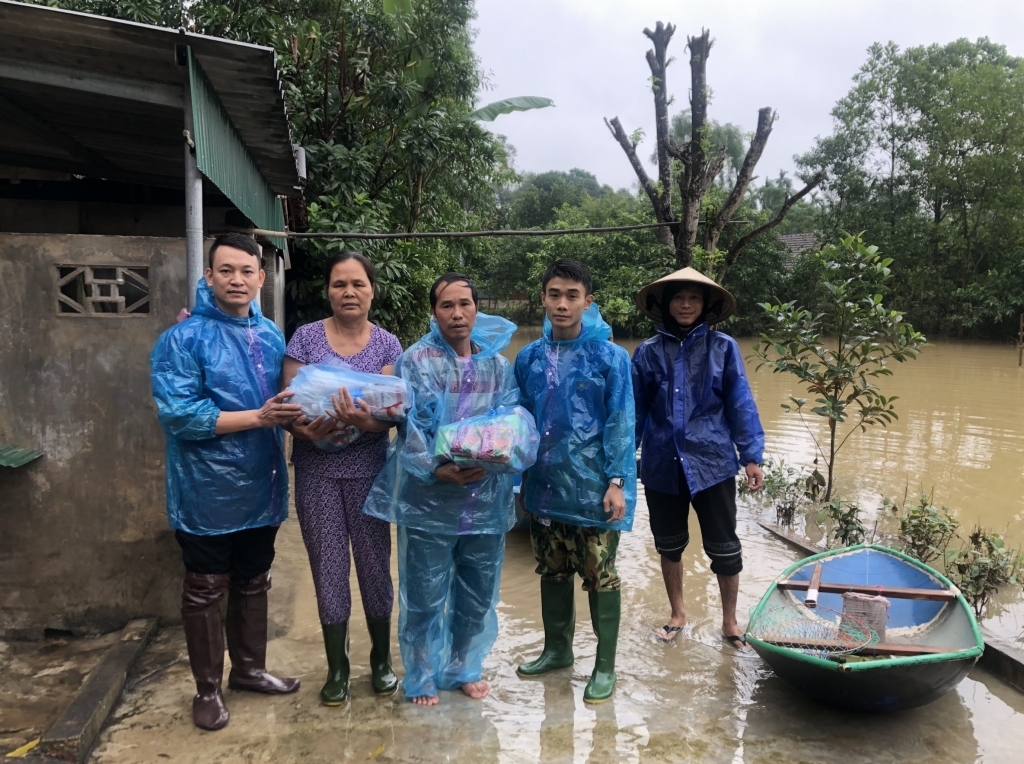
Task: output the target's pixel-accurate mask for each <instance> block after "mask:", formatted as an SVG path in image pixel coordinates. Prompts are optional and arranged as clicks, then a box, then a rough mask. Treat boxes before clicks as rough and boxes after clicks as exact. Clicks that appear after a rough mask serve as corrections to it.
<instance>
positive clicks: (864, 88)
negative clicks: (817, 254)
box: [800, 38, 1024, 333]
mask: <svg viewBox="0 0 1024 764" xmlns="http://www.w3.org/2000/svg"><path fill="white" fill-rule="evenodd" d="M1021 103H1024V60H1022V59H1020V58H1016V57H1013V56H1010V55H1009V54H1007V52H1006V49H1005V48H1004V47H1003V46H1001V45H997V44H995V43H992V42H990V41H989V40H988V39H984V38H983V39H980V40H978V41H977V42H970V41H968V40H957V41H956V42H953V43H950V44H948V45H931V46H928V47H917V48H910V49H908V50H905V51H901V50H900V49H899V48H898V47H897V46H896V45H895V44H893V43H889V44H888V45H881V44H876V45H874V46H872V47H871V48H870V50H869V58H868V61H867V62H866V63H865V64H864V66H863V67H862V68H861V70H860V72H858V74H857V75H856V76H855V77H854V86H853V88H852V89H851V90H850V92H849V93H848V94H847V95H846V96H845V97H844V98H842V99H840V101H839V102H838V103H837V104H836V106H835V108H834V109H833V111H832V115H833V119H834V125H835V127H834V132H833V134H832V135H831V136H828V137H826V138H823V139H819V140H818V142H817V145H816V146H815V148H814V149H813V150H812V151H811V152H810V153H808V154H806V155H805V156H803V157H802V158H801V159H800V164H801V165H802V166H803V167H804V168H805V169H807V170H815V169H819V168H820V169H823V170H824V171H825V174H826V181H825V186H824V188H825V192H826V194H825V200H826V214H825V215H824V217H823V218H822V227H823V229H824V231H825V233H826V235H833V234H834V233H835V232H837V231H840V230H848V231H849V230H854V231H856V230H863V231H865V236H866V237H867V238H869V239H870V240H871V241H875V242H878V244H879V246H881V247H882V248H883V249H885V251H887V252H892V253H894V254H896V255H898V261H897V268H896V269H895V278H894V279H893V284H892V292H893V296H894V297H895V298H896V299H897V300H898V301H899V303H900V304H902V305H906V306H907V312H908V317H909V318H910V319H911V320H913V322H914V324H915V325H918V326H920V327H922V328H925V329H927V330H928V331H936V330H941V331H947V332H953V333H962V332H965V331H968V330H971V329H972V328H973V329H978V330H983V331H987V332H989V333H991V332H1007V331H1008V330H1009V329H1010V325H1011V324H1013V323H1014V322H1013V317H1015V316H1016V314H1017V313H1019V312H1020V311H1021V310H1024V185H1022V184H1021V182H1020V178H1021V177H1022V174H1024V109H1021Z"/></svg>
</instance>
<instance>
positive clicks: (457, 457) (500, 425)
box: [434, 406, 540, 473]
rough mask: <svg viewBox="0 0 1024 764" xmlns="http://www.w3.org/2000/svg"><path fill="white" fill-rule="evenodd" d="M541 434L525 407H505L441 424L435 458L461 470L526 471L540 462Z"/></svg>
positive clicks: (435, 446) (436, 442) (435, 447)
mask: <svg viewBox="0 0 1024 764" xmlns="http://www.w3.org/2000/svg"><path fill="white" fill-rule="evenodd" d="M539 443H540V434H539V433H538V432H537V425H536V423H535V422H534V421H533V415H532V414H530V412H529V411H527V410H526V409H524V408H523V407H522V406H502V407H500V408H497V409H493V410H491V411H489V412H487V413H486V414H481V415H479V416H473V417H469V418H467V419H460V420H458V421H456V422H451V423H449V424H444V425H441V426H440V427H439V428H438V430H437V440H436V441H435V444H434V456H436V457H438V458H439V459H442V460H444V461H452V462H455V463H456V464H458V465H459V466H460V467H482V468H483V469H485V470H487V471H488V472H503V473H513V472H523V471H524V470H527V469H529V468H530V467H532V466H533V463H534V462H536V461H537V446H538V444H539Z"/></svg>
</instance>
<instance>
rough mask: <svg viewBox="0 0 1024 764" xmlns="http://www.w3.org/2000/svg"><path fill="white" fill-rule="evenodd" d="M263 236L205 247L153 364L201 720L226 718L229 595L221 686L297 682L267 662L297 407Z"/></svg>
mask: <svg viewBox="0 0 1024 764" xmlns="http://www.w3.org/2000/svg"><path fill="white" fill-rule="evenodd" d="M261 255H262V253H261V251H260V247H259V245H258V244H257V243H256V242H255V241H253V239H251V238H250V237H248V236H243V235H242V234H237V233H228V234H223V235H222V236H219V237H217V239H216V241H214V243H213V246H212V247H211V248H210V256H209V257H210V264H209V267H208V268H207V269H206V274H205V279H204V280H201V281H200V282H199V285H198V287H197V290H196V307H195V309H194V310H193V311H192V315H191V316H190V317H189V318H188V319H186V320H185V321H183V322H181V323H179V324H178V325H177V326H173V327H171V328H170V329H168V330H167V331H165V332H164V333H163V334H162V335H160V339H159V340H158V341H157V343H156V347H154V348H153V353H152V356H151V357H150V369H151V377H152V385H153V397H154V398H155V399H156V406H157V414H158V416H159V418H160V424H161V426H162V427H163V429H164V433H165V435H166V437H167V516H168V519H169V520H170V524H171V527H172V528H174V531H175V534H174V535H175V538H176V539H177V541H178V544H179V545H180V546H181V551H182V556H183V558H184V563H185V570H186V573H185V583H184V587H183V589H182V595H181V617H182V621H183V623H184V626H185V639H186V642H187V644H188V657H189V662H190V663H191V666H192V675H193V676H194V677H195V681H196V691H197V694H196V696H195V698H193V700H192V719H193V721H194V722H195V724H196V726H197V727H201V728H203V729H209V730H215V729H220V728H221V727H223V726H224V725H226V724H227V723H228V717H229V715H228V710H227V708H226V707H225V705H224V698H223V696H222V694H221V680H222V677H223V672H224V634H223V633H222V629H221V611H220V603H221V600H222V599H223V598H224V595H225V594H227V596H228V607H227V624H226V626H227V643H228V653H229V655H230V657H231V673H230V674H229V676H228V686H229V687H231V688H232V689H235V690H249V691H252V692H262V693H267V694H282V693H289V692H295V691H296V690H297V689H298V688H299V681H298V680H297V679H282V678H278V677H276V676H273V675H271V674H269V673H267V671H266V654H267V591H268V590H269V589H270V573H269V571H270V565H271V563H272V562H273V560H274V538H275V536H276V535H277V529H278V526H279V525H280V524H281V523H282V522H284V520H285V518H286V517H287V516H288V473H287V468H286V465H285V460H284V451H283V447H282V434H281V430H280V429H279V425H282V424H285V423H287V422H290V421H292V420H293V419H295V418H296V417H297V416H299V415H300V414H301V410H300V409H299V407H298V406H297V405H294V404H290V403H286V402H285V401H286V399H287V397H288V396H289V395H290V393H289V392H288V391H285V392H282V393H278V388H279V386H280V381H281V362H282V360H283V358H284V337H283V336H282V334H281V331H280V330H279V329H278V328H277V327H276V326H274V324H273V323H272V322H270V321H268V320H267V319H265V318H264V317H263V316H262V314H261V313H260V310H259V307H258V306H257V305H256V304H255V303H254V302H253V300H254V299H255V298H256V295H257V293H258V292H259V289H260V287H261V286H262V284H263V278H264V273H263V271H262V269H261V268H260V258H261Z"/></svg>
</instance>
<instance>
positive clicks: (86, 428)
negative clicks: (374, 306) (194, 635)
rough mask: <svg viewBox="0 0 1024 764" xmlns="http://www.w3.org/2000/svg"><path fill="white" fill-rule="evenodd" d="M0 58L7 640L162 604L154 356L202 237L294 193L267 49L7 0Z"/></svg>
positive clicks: (169, 572)
mask: <svg viewBox="0 0 1024 764" xmlns="http://www.w3.org/2000/svg"><path fill="white" fill-rule="evenodd" d="M38 40H45V41H46V45H45V46H43V47H44V48H45V54H46V55H45V56H44V57H43V58H40V54H39V50H40V48H39V46H38V45H35V44H34V43H29V42H27V41H38ZM44 59H45V60H44ZM0 63H2V64H3V66H0V298H2V299H0V637H3V636H22V637H28V638H34V637H42V636H44V634H45V631H46V629H52V630H58V631H72V632H76V633H89V632H101V631H106V630H110V629H116V628H121V627H122V626H124V624H125V623H126V622H127V621H128V620H130V619H132V618H136V617H139V616H147V615H156V616H159V617H160V618H161V619H163V620H165V621H175V620H177V619H178V618H179V617H180V616H179V609H178V608H179V603H180V596H181V577H182V572H183V566H182V562H181V555H180V551H179V550H178V547H177V544H176V543H175V541H174V536H173V533H172V532H171V530H170V529H169V527H168V524H167V518H166V511H165V500H164V490H165V489H164V485H165V484H164V453H165V452H164V437H163V433H162V432H161V430H160V427H159V424H158V422H157V418H156V411H155V406H154V404H153V401H152V397H151V394H150V382H149V354H150V352H151V350H152V347H153V345H154V343H155V342H156V339H157V337H158V336H159V335H160V333H161V332H162V331H163V330H165V329H166V328H167V327H169V326H171V325H173V324H174V322H175V320H176V319H177V316H178V313H179V311H180V310H181V309H182V308H183V307H185V306H187V305H190V304H191V300H190V299H189V298H190V297H191V296H192V295H194V289H195V285H196V282H197V280H198V279H200V278H201V277H202V275H201V274H202V270H203V255H204V248H205V249H208V247H209V245H210V243H211V239H212V237H213V236H215V235H216V234H217V233H219V232H221V231H224V230H226V229H229V228H237V227H242V228H243V229H246V228H250V229H251V228H255V229H259V230H263V231H282V230H284V228H285V225H286V222H285V210H284V207H283V205H282V202H281V199H282V198H298V197H299V196H300V195H301V186H302V178H301V177H300V175H299V165H298V163H297V161H296V154H297V153H298V155H299V156H301V150H299V149H297V147H295V146H293V145H292V139H291V132H290V128H289V125H288V119H287V114H286V112H285V108H284V94H283V91H282V89H281V76H280V72H279V71H278V69H277V66H276V63H275V54H274V51H273V50H272V49H271V48H266V47H261V46H256V45H250V44H247V43H239V42H233V41H230V40H221V39H217V38H212V37H206V36H203V35H197V34H191V33H189V32H187V31H185V30H177V29H171V28H166V27H156V26H147V25H144V24H135V23H129V22H124V21H120V20H116V19H108V18H101V17H98V16H90V15H88V14H81V13H71V12H66V11H63V10H57V9H52V8H47V7H45V6H40V5H29V4H25V3H20V2H9V1H8V0H0ZM262 241H263V244H264V252H265V254H266V255H268V256H269V257H265V260H267V261H268V262H266V267H267V271H268V278H267V281H266V283H265V287H264V289H263V292H262V295H261V301H260V302H261V307H262V308H263V312H264V315H266V316H267V317H269V318H271V319H272V320H274V321H276V322H277V323H278V325H279V326H281V325H282V324H283V322H284V300H283V289H284V271H285V267H286V264H287V254H286V250H285V247H286V244H285V241H284V239H283V238H282V237H281V236H269V237H267V238H265V239H263V240H262ZM278 248H280V250H279V249H278ZM31 449H34V450H35V451H38V452H41V453H42V456H41V457H39V458H37V459H35V460H34V461H29V462H28V463H25V462H24V461H23V458H24V457H25V456H26V455H27V456H28V457H29V458H31V457H32V456H33V455H34V454H33V453H32V452H31V451H29V450H31ZM11 454H15V457H16V458H15V457H11V456H10V455H11Z"/></svg>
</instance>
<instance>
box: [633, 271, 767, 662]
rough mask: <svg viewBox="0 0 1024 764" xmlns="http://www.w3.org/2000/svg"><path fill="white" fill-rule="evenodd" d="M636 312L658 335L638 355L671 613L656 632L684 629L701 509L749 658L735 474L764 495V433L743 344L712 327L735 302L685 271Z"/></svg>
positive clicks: (646, 477)
mask: <svg viewBox="0 0 1024 764" xmlns="http://www.w3.org/2000/svg"><path fill="white" fill-rule="evenodd" d="M636 304H637V307H639V308H640V311H641V312H642V313H644V315H646V316H647V317H648V318H650V319H651V320H652V321H653V322H654V323H655V324H656V325H657V327H658V328H657V331H656V333H655V335H654V336H653V337H651V338H650V339H648V340H646V341H645V342H644V343H643V344H641V345H640V346H639V347H638V348H637V349H636V352H635V353H634V354H633V395H634V398H635V401H636V435H637V445H638V446H642V448H643V451H642V454H641V461H640V480H641V482H642V483H643V484H644V490H645V493H646V495H647V507H648V510H649V514H650V521H651V532H652V533H653V534H654V544H655V548H656V549H657V550H658V553H659V554H660V555H661V571H662V575H663V576H664V578H665V589H666V591H667V592H668V599H669V604H670V605H671V608H672V610H671V614H670V616H669V619H668V622H667V623H666V624H665V625H664V626H662V627H661V628H660V629H658V630H657V632H656V633H657V635H658V636H659V637H660V638H661V639H663V640H665V641H670V640H672V639H674V638H675V637H676V635H677V634H678V633H679V632H680V631H681V630H682V628H683V627H684V626H685V625H686V610H685V607H684V604H683V563H682V554H683V551H684V550H685V549H686V546H687V544H688V543H689V541H690V536H689V532H688V531H687V517H688V515H689V509H690V504H693V508H694V511H696V513H697V519H698V521H699V522H700V531H701V536H702V538H703V541H704V552H705V554H707V556H708V557H709V558H710V559H711V570H712V572H714V573H715V574H716V575H717V576H718V585H719V589H720V591H721V594H722V636H723V637H724V638H725V639H726V640H727V641H729V642H730V643H731V644H732V645H733V647H735V648H736V649H738V650H743V649H747V648H746V641H745V640H744V638H743V632H742V630H741V629H740V628H739V624H738V623H737V622H736V598H737V593H738V591H739V578H740V571H741V570H742V569H743V558H742V550H741V548H740V540H739V538H738V537H737V536H736V474H737V473H738V472H739V470H740V468H741V467H742V468H743V469H744V471H745V472H746V475H747V479H748V481H749V485H750V489H751V490H753V491H756V490H757V489H759V488H760V487H761V483H762V482H763V480H764V475H763V474H762V472H761V468H760V467H759V466H758V465H759V464H760V462H761V458H762V454H763V451H764V430H762V428H761V421H760V419H759V417H758V414H757V406H756V405H755V404H754V397H753V395H752V394H751V392H750V385H749V383H748V382H747V375H746V372H745V371H744V368H743V357H742V356H741V355H740V349H739V346H738V345H737V344H736V340H734V339H733V338H732V337H730V336H729V335H727V334H723V333H722V332H718V331H715V330H714V329H713V328H712V326H713V325H714V324H715V323H717V322H720V321H723V320H724V319H726V318H728V317H729V316H730V315H732V313H733V311H735V310H736V298H735V297H733V296H732V295H731V294H730V293H729V292H728V291H727V290H725V289H723V288H722V287H721V286H719V285H718V284H716V283H715V282H714V281H712V280H711V279H709V278H707V277H706V276H704V275H703V274H702V273H700V272H699V271H697V270H694V269H693V268H683V269H682V270H679V271H676V272H675V273H672V274H670V275H668V276H665V277H664V278H662V279H659V280H657V281H655V282H653V283H651V284H648V285H647V286H645V287H644V288H643V289H641V290H640V292H639V293H638V294H637V296H636Z"/></svg>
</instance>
